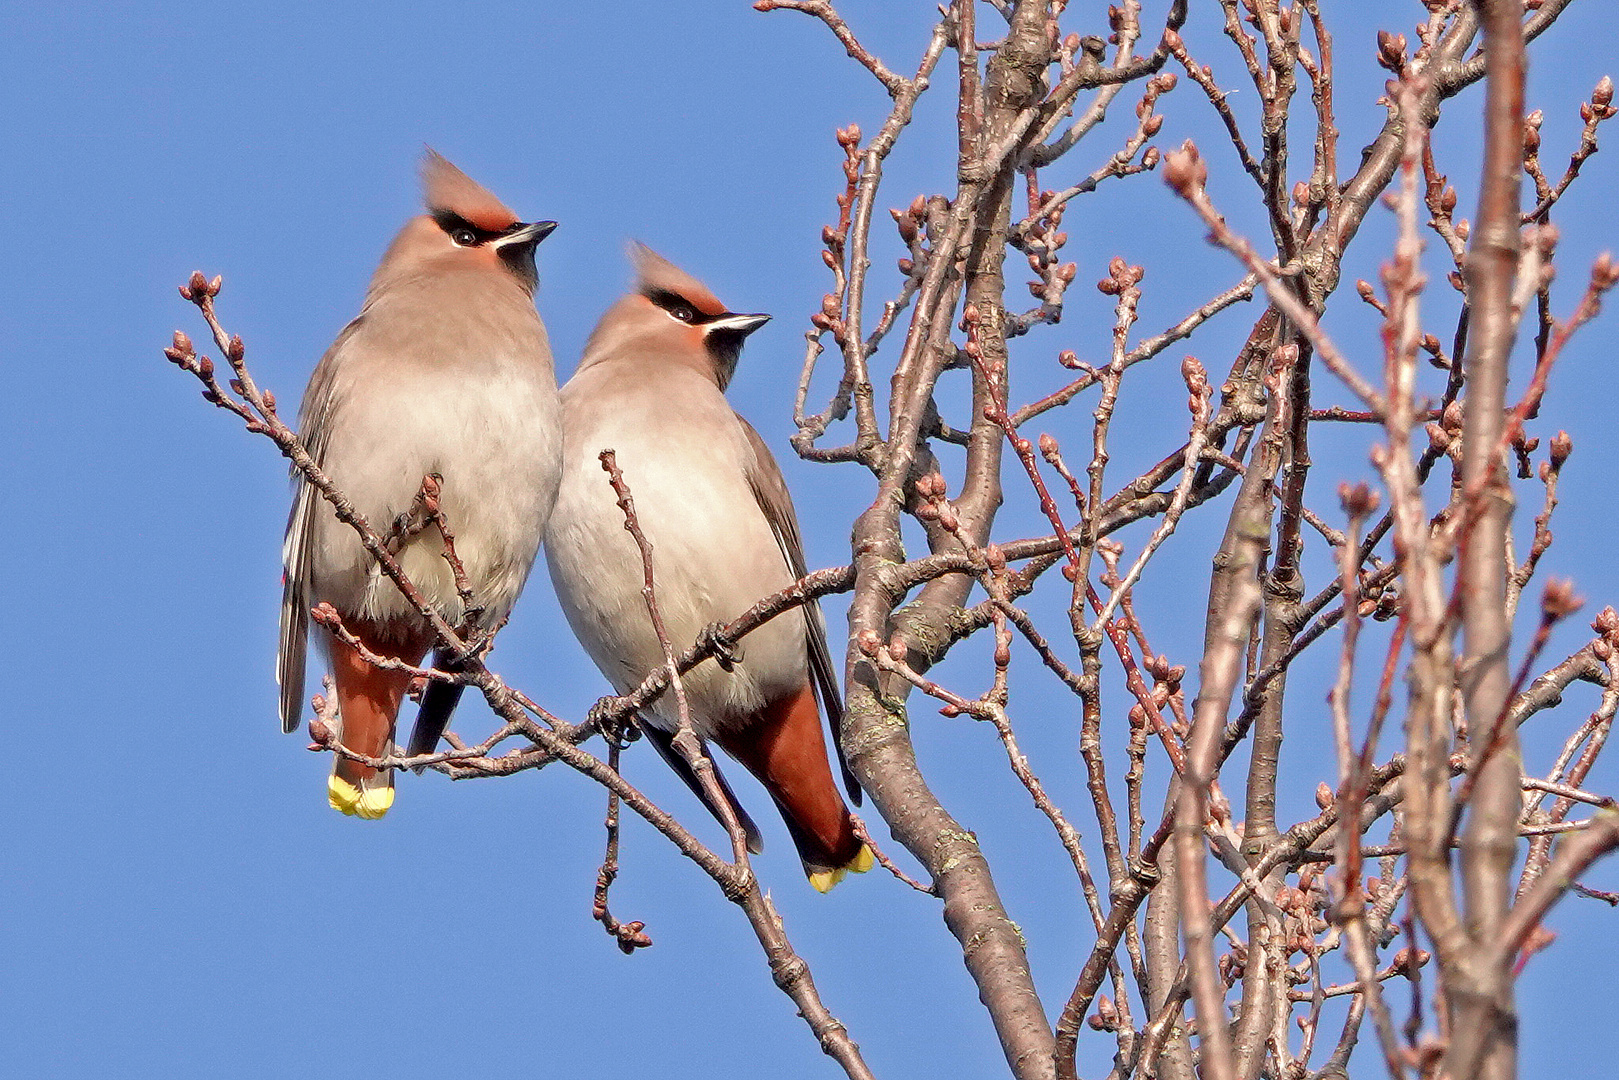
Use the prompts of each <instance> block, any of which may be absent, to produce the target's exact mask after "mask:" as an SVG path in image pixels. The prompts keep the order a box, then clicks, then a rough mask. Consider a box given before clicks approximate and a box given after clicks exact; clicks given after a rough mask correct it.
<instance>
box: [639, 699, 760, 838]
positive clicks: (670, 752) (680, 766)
mask: <svg viewBox="0 0 1619 1080" xmlns="http://www.w3.org/2000/svg"><path fill="white" fill-rule="evenodd" d="M635 722H636V726H638V727H639V728H640V729H641V734H643V735H645V736H646V739H647V742H649V743H651V744H652V745H653V746H655V747H657V748H658V753H659V754H660V755H662V757H663V760H665V761H667V762H668V763H669V767H670V768H671V769H673V770H674V771H675V775H677V776H679V777H680V778H681V779H682V780H684V781H685V782H686V786H687V787H689V788H691V789H692V791H694V792H695V793H696V794H697V797H698V798H699V799H701V800H702V801H703V805H704V806H706V807H708V812H709V813H711V814H713V815H714V820H715V821H718V822H721V823H722V824H723V823H724V820H725V819H724V817H723V816H722V815H721V814H720V810H719V807H717V806H715V805H714V804H713V803H711V802H709V801H708V794H707V793H706V792H704V791H703V784H702V781H700V780H698V779H697V773H696V771H695V770H693V769H692V767H691V765H690V764H688V763H687V761H686V759H685V758H684V757H682V756H681V755H680V751H679V750H677V749H675V737H674V734H673V733H672V732H668V731H664V730H663V729H662V728H658V727H653V726H652V725H651V724H649V723H647V722H646V721H645V720H643V719H641V718H640V717H639V716H637V717H636V718H635ZM703 750H704V753H707V751H708V748H707V746H706V745H705V746H704V748H703ZM713 758H714V755H712V754H709V760H710V761H713ZM714 779H715V780H716V781H718V783H719V786H720V794H722V795H724V796H725V801H726V802H728V803H730V804H731V812H732V813H733V814H735V815H736V820H737V821H738V822H739V823H740V824H741V825H742V832H743V834H744V835H745V836H746V837H747V838H748V850H749V851H750V852H752V853H753V854H755V855H759V854H762V853H763V852H764V849H765V841H764V837H763V836H761V835H760V834H759V826H758V825H755V824H754V822H753V819H752V818H751V817H749V816H748V812H747V811H746V810H744V809H742V804H741V803H740V802H738V801H737V798H736V793H735V792H733V791H732V790H731V785H730V784H728V783H726V781H725V774H724V773H722V772H720V767H719V762H717V761H716V762H714Z"/></svg>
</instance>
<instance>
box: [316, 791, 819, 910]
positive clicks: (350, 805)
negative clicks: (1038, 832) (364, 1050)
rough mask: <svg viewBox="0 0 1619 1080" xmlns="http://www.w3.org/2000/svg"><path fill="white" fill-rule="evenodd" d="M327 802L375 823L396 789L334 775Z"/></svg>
mask: <svg viewBox="0 0 1619 1080" xmlns="http://www.w3.org/2000/svg"><path fill="white" fill-rule="evenodd" d="M326 800H327V801H328V802H329V803H331V805H332V809H333V810H336V811H338V812H339V813H343V814H347V815H349V816H350V817H357V818H361V819H363V820H365V821H375V820H377V819H378V818H380V817H382V815H384V814H386V813H387V812H388V809H389V807H391V806H393V804H394V789H393V785H392V784H388V785H386V786H384V787H376V788H369V789H367V790H365V791H361V790H360V789H359V788H357V787H355V786H354V785H353V784H351V783H349V782H348V781H347V780H345V779H343V778H342V777H341V776H335V775H334V776H333V777H331V779H329V780H328V781H327V782H326ZM828 888H830V886H828Z"/></svg>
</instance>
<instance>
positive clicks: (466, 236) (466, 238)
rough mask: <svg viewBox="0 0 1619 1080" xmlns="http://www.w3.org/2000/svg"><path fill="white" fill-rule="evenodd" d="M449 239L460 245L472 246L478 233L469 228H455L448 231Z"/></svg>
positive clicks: (476, 239)
mask: <svg viewBox="0 0 1619 1080" xmlns="http://www.w3.org/2000/svg"><path fill="white" fill-rule="evenodd" d="M450 239H451V240H454V241H455V242H456V243H457V244H460V245H461V246H462V247H473V246H475V245H476V244H477V243H478V234H477V233H475V232H473V231H472V230H471V229H456V230H455V231H454V232H452V233H450Z"/></svg>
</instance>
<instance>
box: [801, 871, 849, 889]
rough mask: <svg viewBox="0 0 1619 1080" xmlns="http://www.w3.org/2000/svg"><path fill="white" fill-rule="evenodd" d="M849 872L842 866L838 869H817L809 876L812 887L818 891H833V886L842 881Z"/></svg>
mask: <svg viewBox="0 0 1619 1080" xmlns="http://www.w3.org/2000/svg"><path fill="white" fill-rule="evenodd" d="M847 873H848V871H847V870H845V869H844V868H843V867H841V866H840V867H838V868H837V869H836V870H817V871H815V872H814V873H812V874H810V876H809V883H810V887H811V888H812V889H814V890H815V891H816V892H818V893H828V892H831V891H832V886H834V885H836V884H837V883H838V882H840V881H842V880H843V877H844V875H845V874H847Z"/></svg>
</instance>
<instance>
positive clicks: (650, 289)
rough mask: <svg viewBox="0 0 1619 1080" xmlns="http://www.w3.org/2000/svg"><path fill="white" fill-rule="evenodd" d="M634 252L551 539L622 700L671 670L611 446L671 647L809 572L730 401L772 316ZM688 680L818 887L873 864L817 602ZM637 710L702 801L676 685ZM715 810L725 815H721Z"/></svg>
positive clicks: (565, 412)
mask: <svg viewBox="0 0 1619 1080" xmlns="http://www.w3.org/2000/svg"><path fill="white" fill-rule="evenodd" d="M632 258H633V259H634V261H635V264H636V270H637V271H638V276H639V280H638V282H637V285H636V291H635V292H633V293H631V294H630V295H628V296H625V297H624V298H622V299H621V300H619V301H618V303H616V304H615V305H614V306H613V307H612V308H611V309H610V310H609V311H608V312H607V314H606V315H604V316H603V317H602V320H601V322H600V323H599V324H597V326H596V330H595V332H594V333H593V334H592V335H591V337H590V340H589V342H588V343H587V344H586V346H585V354H584V358H583V359H582V360H580V362H579V369H578V370H577V371H576V372H575V373H574V376H573V378H572V379H571V380H570V381H569V382H568V384H567V385H566V386H564V387H563V388H562V416H563V446H564V449H563V474H562V487H561V491H560V493H559V494H558V496H557V507H556V512H555V514H554V515H553V516H552V518H551V530H550V533H549V534H548V537H547V540H546V545H545V547H546V561H547V563H548V564H549V565H550V568H551V581H552V583H553V584H554V585H555V586H556V590H557V595H558V598H559V599H560V600H561V602H562V608H563V610H564V612H565V613H566V614H567V617H568V624H569V625H570V626H571V627H572V628H573V632H574V634H575V635H577V636H578V638H579V640H580V642H582V643H583V644H584V646H585V650H586V651H587V652H589V653H590V656H591V658H592V659H593V660H595V662H596V666H597V667H599V668H600V669H601V670H602V673H603V674H604V675H606V676H607V679H608V681H609V682H611V683H612V684H613V685H614V686H615V687H616V688H617V690H618V692H619V693H624V692H626V691H628V690H629V689H631V688H632V687H634V686H636V685H637V684H639V683H640V682H641V680H642V679H643V678H644V677H645V676H646V675H647V673H649V672H651V671H653V670H655V669H656V668H658V667H660V666H662V664H663V652H662V647H661V646H660V644H659V642H658V639H657V636H656V634H655V633H654V631H653V628H652V622H651V619H650V617H649V615H648V613H647V610H646V606H645V599H644V598H643V596H642V592H641V588H642V584H643V569H642V562H641V555H640V552H639V551H638V549H637V548H636V546H635V544H634V542H633V541H632V539H631V538H630V536H629V534H628V533H626V531H625V529H624V516H623V513H622V511H621V510H620V509H619V507H618V505H617V503H616V501H615V497H614V494H613V490H612V488H611V487H610V486H609V485H608V483H607V477H606V476H605V475H604V473H603V472H602V467H601V463H600V461H599V458H598V455H599V454H600V452H601V451H602V450H603V449H608V448H611V449H612V450H614V451H616V454H617V457H618V464H619V467H620V468H621V469H622V470H623V472H624V476H625V479H626V480H627V481H628V483H629V485H630V488H631V491H632V493H633V495H634V498H635V507H636V511H637V516H638V518H639V521H640V526H641V528H642V530H643V531H644V532H645V533H646V535H647V538H648V539H649V540H650V541H651V543H652V548H653V573H654V577H655V578H656V587H657V597H658V606H659V610H660V612H661V614H662V616H663V620H664V622H665V624H666V626H667V628H668V633H669V636H670V639H671V643H672V644H673V645H674V647H675V649H676V650H677V651H678V650H680V649H683V648H685V647H687V646H689V645H690V644H691V643H692V642H693V641H694V640H696V638H697V636H698V634H699V633H700V632H701V631H702V630H703V629H704V628H705V627H707V626H708V625H710V624H712V623H724V622H729V621H730V620H732V619H734V618H736V617H737V616H738V615H740V614H742V612H744V611H746V610H747V609H748V608H749V607H751V606H752V605H753V604H754V603H756V602H757V601H759V600H761V599H763V598H764V597H766V596H768V595H770V594H771V593H774V592H778V591H780V590H782V589H785V588H787V587H788V586H789V585H791V584H792V583H793V581H794V580H796V579H797V578H799V577H802V576H803V575H804V573H805V568H804V553H803V547H802V544H801V542H800V540H799V534H798V520H797V517H796V515H795V514H794V513H793V504H792V500H791V498H790V497H789V496H788V494H787V485H786V483H785V482H784V481H783V480H782V475H781V470H780V468H778V467H777V465H776V461H775V459H774V458H773V457H771V455H770V451H769V449H768V448H767V447H766V446H765V443H764V440H763V439H761V438H760V437H759V434H758V432H756V431H754V430H753V428H752V427H750V426H749V425H748V423H747V421H745V420H743V419H742V418H741V417H740V416H738V415H737V414H736V413H735V412H734V411H733V410H732V409H731V406H730V405H729V404H728V403H727V402H726V400H725V387H726V384H727V383H729V382H730V381H731V375H732V373H733V372H734V371H735V370H736V363H737V359H738V357H739V356H740V354H741V350H742V342H743V339H744V338H746V337H747V336H748V335H749V334H751V333H752V332H753V331H755V330H757V329H758V328H759V327H760V326H763V325H764V323H765V322H766V321H767V320H768V319H769V316H768V315H740V314H735V313H733V312H730V311H727V310H726V309H725V305H723V304H721V303H720V302H719V301H718V300H716V299H715V298H714V294H713V293H711V292H709V291H708V289H707V288H705V287H704V286H703V285H702V284H701V283H700V282H698V281H697V280H696V279H695V278H692V277H691V276H690V275H688V274H686V273H684V272H683V271H681V270H679V269H677V268H676V267H674V266H672V265H671V264H670V263H668V262H667V261H665V260H664V259H663V258H661V257H660V256H658V255H656V254H654V253H653V252H652V251H650V250H648V249H647V248H645V247H642V246H640V245H635V246H634V247H633V249H632ZM685 688H686V696H687V700H688V702H689V709H690V715H691V721H692V725H693V727H694V729H695V731H696V734H697V735H698V736H699V737H700V738H701V739H703V740H705V742H706V741H712V742H715V743H718V744H719V745H720V746H721V747H722V748H723V749H724V750H725V751H726V753H728V754H730V755H731V756H732V757H733V758H736V759H737V760H738V761H740V762H741V763H742V764H743V765H744V766H746V767H747V769H748V771H749V772H751V773H753V775H754V776H756V777H758V779H759V781H760V782H761V783H763V784H764V786H765V788H766V789H767V790H768V791H769V792H770V794H771V796H772V797H774V799H775V801H776V805H777V807H778V808H779V809H780V810H781V814H782V817H783V818H784V819H785V820H786V822H787V830H788V832H789V833H790V834H791V836H792V838H793V843H794V845H795V846H796V847H797V848H798V854H799V857H800V858H801V859H802V860H803V863H804V872H805V874H807V875H808V877H809V880H810V883H811V884H812V885H814V886H815V888H816V889H818V890H820V891H821V892H825V891H826V890H828V889H830V888H831V887H832V886H833V885H834V884H836V883H837V882H838V881H839V880H841V879H842V877H843V876H844V874H845V873H846V872H848V871H850V870H853V871H856V872H864V871H865V870H868V869H870V867H871V864H872V854H871V850H870V849H869V848H867V847H866V846H865V844H863V843H862V842H861V841H860V839H859V838H858V837H857V836H856V835H855V832H854V827H853V822H852V821H851V819H850V816H849V809H848V807H847V806H846V805H844V802H843V797H842V796H841V795H840V794H839V792H838V786H837V783H836V782H835V781H834V780H833V778H832V769H831V766H830V765H829V764H828V762H827V754H826V741H825V738H824V737H823V735H822V733H821V710H820V707H818V706H817V698H819V702H820V706H824V708H825V709H826V712H827V716H828V718H829V719H830V721H831V724H832V731H833V735H834V740H835V741H836V736H837V733H838V730H839V727H840V725H841V724H842V720H843V710H842V698H841V697H840V695H839V693H838V684H837V679H836V677H835V675H834V674H833V668H832V660H831V656H830V655H829V654H828V651H827V645H826V632H825V629H824V628H823V626H822V624H821V614H820V611H819V609H818V608H817V607H816V605H815V604H813V603H811V604H808V605H805V607H804V608H803V610H802V611H801V612H788V613H786V614H784V615H782V616H780V617H779V618H776V619H773V620H771V621H770V622H768V623H766V624H765V625H764V626H761V627H760V628H759V629H757V630H755V631H753V632H752V633H751V634H749V635H747V636H746V637H745V638H743V639H742V641H741V642H740V643H739V644H738V645H737V646H736V649H735V655H734V658H733V662H731V663H730V665H729V669H728V670H727V669H726V668H723V667H722V666H721V665H720V664H718V663H717V662H716V661H714V660H705V661H704V662H703V663H702V664H700V665H698V666H697V667H696V668H693V669H692V670H691V671H690V672H689V673H688V674H687V675H686V676H685ZM637 720H638V723H639V726H640V727H641V729H642V731H643V732H645V734H646V735H647V737H648V739H649V741H650V742H651V743H652V744H653V745H654V746H656V747H657V748H658V750H659V751H660V753H662V755H663V757H664V758H665V759H666V760H667V761H668V762H669V764H670V765H672V766H673V767H674V768H675V771H676V772H678V773H679V774H680V775H681V777H682V779H684V780H685V781H686V783H687V784H688V785H689V786H691V788H692V790H694V791H696V792H697V794H698V796H699V797H703V793H702V789H701V787H700V785H699V784H698V781H697V777H696V776H695V774H694V773H693V772H692V770H691V768H690V766H689V765H687V763H686V762H685V760H684V759H683V758H682V757H681V756H680V754H679V753H678V752H677V751H676V750H675V749H674V746H673V738H674V733H675V732H676V731H678V729H679V713H678V711H677V706H676V702H675V698H674V695H673V694H664V695H663V696H662V697H660V698H659V699H658V700H657V702H655V703H654V704H653V705H652V706H650V707H649V708H648V709H647V711H646V712H645V713H644V714H643V715H641V716H640V717H638V718H637ZM838 756H839V761H840V763H842V765H843V776H844V782H845V784H846V786H847V788H848V791H849V797H850V798H851V799H853V800H854V802H855V803H856V805H858V804H859V801H860V789H859V787H858V785H857V784H856V783H855V780H854V776H853V774H852V773H850V772H849V768H848V765H847V763H843V762H842V757H843V752H842V748H841V746H839V749H838ZM721 786H722V789H723V793H724V795H725V798H726V799H727V800H728V801H729V802H730V803H731V805H732V809H733V811H734V812H735V813H736V815H737V819H738V820H739V821H740V822H741V823H742V825H743V828H744V829H745V830H746V831H747V834H748V846H749V848H750V850H752V851H755V852H758V851H760V850H762V845H761V843H760V838H759V832H758V829H757V827H755V826H754V824H753V822H752V821H751V820H750V819H749V818H748V816H747V814H746V813H745V812H744V811H743V810H742V808H741V807H740V806H739V805H738V804H737V802H736V797H735V795H734V794H732V793H731V790H730V788H729V787H728V786H725V785H724V782H723V780H722V781H721ZM704 801H705V802H706V801H707V800H706V798H705V800H704ZM709 810H710V811H712V812H714V814H715V816H716V817H717V816H719V810H718V808H717V807H715V806H713V805H709Z"/></svg>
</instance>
